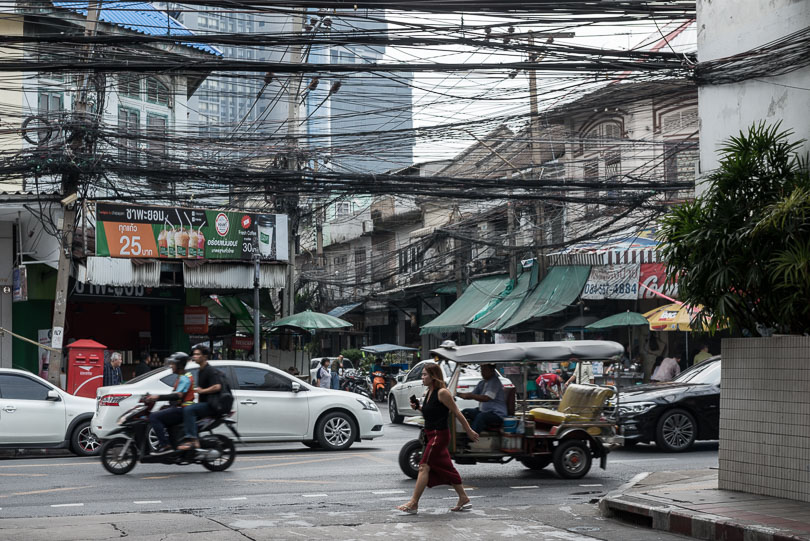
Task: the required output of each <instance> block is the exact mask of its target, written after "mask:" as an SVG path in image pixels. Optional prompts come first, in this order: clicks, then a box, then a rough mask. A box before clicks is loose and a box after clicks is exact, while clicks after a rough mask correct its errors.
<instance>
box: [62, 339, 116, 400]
mask: <svg viewBox="0 0 810 541" xmlns="http://www.w3.org/2000/svg"><path fill="white" fill-rule="evenodd" d="M67 347H68V350H69V353H68V371H67V392H69V393H70V394H72V395H76V396H86V397H87V398H95V397H96V390H97V389H98V388H99V387H101V383H102V381H103V380H104V350H105V349H107V346H105V345H104V344H99V343H98V342H96V341H94V340H76V341H75V342H73V343H72V344H68V346H67Z"/></svg>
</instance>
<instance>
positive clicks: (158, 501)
mask: <svg viewBox="0 0 810 541" xmlns="http://www.w3.org/2000/svg"><path fill="white" fill-rule="evenodd" d="M132 503H134V504H135V505H148V504H150V503H163V502H162V501H160V500H138V501H134V502H132Z"/></svg>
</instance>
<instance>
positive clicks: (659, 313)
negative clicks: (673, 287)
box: [644, 303, 705, 332]
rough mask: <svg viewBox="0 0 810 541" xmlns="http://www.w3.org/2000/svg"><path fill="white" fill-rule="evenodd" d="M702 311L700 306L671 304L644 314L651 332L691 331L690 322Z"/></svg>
mask: <svg viewBox="0 0 810 541" xmlns="http://www.w3.org/2000/svg"><path fill="white" fill-rule="evenodd" d="M702 310H703V307H702V306H687V305H685V304H678V303H671V304H665V305H663V306H659V307H658V308H654V309H652V310H650V311H649V312H647V313H645V314H644V317H645V318H646V319H647V321H648V322H649V324H650V330H653V331H686V332H689V331H693V330H705V329H694V328H693V327H692V321H693V320H694V319H695V317H696V316H697V315H698V314H699V313H700V312H701V311H702Z"/></svg>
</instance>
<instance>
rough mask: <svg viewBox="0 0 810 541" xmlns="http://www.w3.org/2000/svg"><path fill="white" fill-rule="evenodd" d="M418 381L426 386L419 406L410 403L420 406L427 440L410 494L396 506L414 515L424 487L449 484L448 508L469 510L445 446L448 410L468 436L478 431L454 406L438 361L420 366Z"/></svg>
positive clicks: (466, 498)
mask: <svg viewBox="0 0 810 541" xmlns="http://www.w3.org/2000/svg"><path fill="white" fill-rule="evenodd" d="M422 384H423V385H424V386H425V387H427V389H428V390H427V394H426V395H425V402H424V404H422V406H421V408H420V406H419V404H418V402H414V401H413V400H412V401H411V407H413V409H416V410H419V409H421V410H422V415H423V416H424V418H425V436H426V437H427V444H426V445H425V451H424V452H423V453H422V460H420V461H419V476H418V477H417V478H416V486H415V487H414V489H413V496H411V499H410V500H408V502H407V503H405V504H404V505H400V506H399V507H397V509H399V510H400V511H402V512H403V513H407V514H409V515H415V514H416V513H417V511H418V509H419V498H421V497H422V493H423V492H424V491H425V487H435V486H437V485H450V486H452V487H453V489H454V490H455V491H456V493H457V494H458V503H456V506H455V507H453V508H451V509H450V511H469V510H470V509H471V508H472V504H471V503H470V498H469V496H467V493H466V492H464V486H463V485H462V484H461V476H460V475H459V474H458V471H456V469H455V468H454V467H453V462H452V461H451V460H450V453H449V452H448V450H447V445H448V444H449V443H450V429H449V428H448V416H449V414H450V413H452V414H453V416H454V417H455V418H456V419H458V420H459V422H460V423H461V426H463V427H464V431H465V432H467V437H469V438H470V440H472V441H478V434H477V433H476V432H475V431H474V430H473V429H472V428H471V427H470V423H468V422H467V419H466V418H465V417H464V415H462V414H461V411H459V409H458V406H456V403H455V401H454V400H453V395H451V394H450V391H448V390H447V389H446V388H445V384H444V375H443V374H442V369H441V368H439V365H438V364H429V365H427V366H426V367H425V368H424V369H423V370H422Z"/></svg>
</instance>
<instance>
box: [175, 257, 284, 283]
mask: <svg viewBox="0 0 810 541" xmlns="http://www.w3.org/2000/svg"><path fill="white" fill-rule="evenodd" d="M284 269H285V266H284V265H261V267H260V271H259V284H260V286H261V287H263V288H265V287H271V288H274V289H278V288H282V287H284V284H285V283H286V281H285V274H284ZM183 283H184V285H185V287H202V288H207V289H217V288H221V289H253V265H252V264H250V263H207V264H205V265H200V266H199V267H191V266H188V265H184V266H183Z"/></svg>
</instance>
